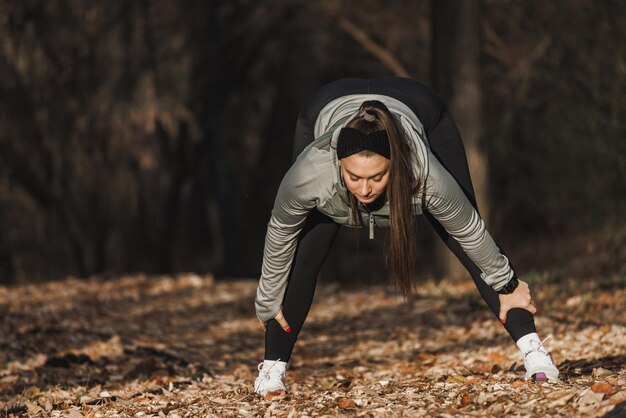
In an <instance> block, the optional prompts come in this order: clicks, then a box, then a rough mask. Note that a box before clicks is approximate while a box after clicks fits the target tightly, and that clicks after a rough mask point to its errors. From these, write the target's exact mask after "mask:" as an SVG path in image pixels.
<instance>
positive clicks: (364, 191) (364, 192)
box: [361, 181, 371, 196]
mask: <svg viewBox="0 0 626 418" xmlns="http://www.w3.org/2000/svg"><path fill="white" fill-rule="evenodd" d="M370 191H371V190H370V187H369V184H368V182H367V181H364V182H363V183H362V184H361V196H367V195H369V194H370Z"/></svg>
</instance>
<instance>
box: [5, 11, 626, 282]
mask: <svg viewBox="0 0 626 418" xmlns="http://www.w3.org/2000/svg"><path fill="white" fill-rule="evenodd" d="M389 75H399V76H406V77H413V78H416V79H418V80H421V81H423V82H426V83H428V84H430V85H432V86H433V87H434V88H435V89H436V90H437V91H438V92H439V93H440V94H441V95H442V96H443V97H444V99H445V100H446V101H447V103H448V104H449V106H450V109H451V110H452V113H453V115H454V117H455V119H456V120H457V122H458V124H459V126H460V129H461V133H462V135H463V137H464V141H465V144H466V148H467V153H468V156H469V159H470V164H471V166H472V175H473V178H474V184H475V186H476V189H477V193H478V195H479V205H480V208H481V213H483V215H484V216H485V218H486V220H487V225H488V228H489V230H490V232H491V233H492V235H493V236H494V237H495V238H496V241H497V242H498V243H499V244H500V245H501V247H502V248H503V249H504V250H505V251H506V252H507V254H508V255H509V256H510V258H511V260H512V261H513V264H514V266H515V267H516V269H517V270H518V272H521V273H522V274H523V273H533V274H537V275H539V276H542V277H543V276H545V275H546V274H547V275H549V276H550V277H564V276H567V277H570V276H573V277H591V276H597V275H600V276H611V275H617V274H623V273H624V272H625V270H626V267H625V265H626V222H625V220H624V218H625V214H626V181H625V180H626V2H623V1H619V0H606V1H592V0H577V1H551V2H545V1H539V0H528V1H512V0H510V1H505V0H482V1H477V0H466V1H460V2H459V1H451V0H430V1H427V0H424V1H419V0H413V1H410V0H394V1H392V0H389V1H385V2H381V1H371V0H359V1H354V0H344V1H339V0H325V1H306V0H272V1H258V0H257V1H253V0H211V1H207V0H181V1H176V2H173V1H164V0H151V1H148V0H137V1H122V0H106V1H104V0H100V1H96V0H56V1H54V2H52V1H44V0H1V1H0V98H1V99H0V231H1V232H0V282H1V283H2V284H11V283H23V282H33V281H41V280H49V279H54V278H59V277H65V276H78V277H88V276H94V275H98V276H102V277H103V278H106V277H112V276H115V275H120V274H126V273H133V272H146V273H148V274H171V273H177V272H182V271H194V272H199V273H206V272H212V273H214V274H216V275H218V276H221V277H242V276H244V277H258V275H259V272H260V267H261V261H262V251H263V243H264V238H265V228H266V225H267V222H268V220H269V216H270V211H271V207H272V204H273V201H274V197H275V192H276V190H277V188H278V185H279V183H280V180H281V179H282V176H283V175H284V173H285V172H286V171H287V169H288V168H289V166H290V163H291V158H290V155H291V151H292V140H293V132H294V129H295V123H296V118H297V116H298V113H299V109H300V108H301V107H302V105H303V104H304V102H305V101H306V99H307V97H308V96H309V95H310V94H311V93H312V92H313V91H315V90H316V89H317V88H319V87H320V86H322V85H323V84H325V83H327V82H330V81H332V80H335V79H338V78H343V77H363V78H376V77H382V76H389ZM420 224H421V221H420ZM381 235H382V234H381ZM379 236H380V235H379ZM418 239H419V240H420V247H419V248H420V254H419V259H418V262H419V266H420V267H419V271H418V274H419V275H420V277H442V276H456V275H463V274H464V273H463V272H460V271H459V268H458V266H456V265H455V264H454V263H453V262H451V260H450V259H449V257H448V256H447V255H446V253H445V252H443V251H442V249H441V247H440V246H439V244H438V243H437V240H436V239H435V238H434V234H433V233H432V232H431V231H430V230H429V227H428V226H426V225H425V224H421V225H420V228H419V238H418ZM383 247H384V239H383V237H381V238H379V239H377V240H375V241H374V242H370V241H369V240H367V236H366V235H363V234H362V233H361V232H360V231H356V232H355V231H352V230H348V229H346V228H344V230H342V232H341V233H340V237H339V238H338V240H337V242H336V243H335V246H334V248H333V251H332V253H331V256H330V257H329V260H327V263H326V265H325V268H324V270H323V277H324V279H327V280H345V281H350V280H352V281H355V280H356V281H376V280H383V278H384V256H383V251H382V250H383Z"/></svg>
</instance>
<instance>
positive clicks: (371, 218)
mask: <svg viewBox="0 0 626 418" xmlns="http://www.w3.org/2000/svg"><path fill="white" fill-rule="evenodd" d="M359 205H360V206H361V207H362V208H363V210H365V212H367V216H368V218H369V219H368V223H369V228H370V235H369V239H374V226H376V222H375V221H374V215H372V212H370V211H369V210H368V209H367V207H366V206H365V205H364V204H363V203H361V202H359Z"/></svg>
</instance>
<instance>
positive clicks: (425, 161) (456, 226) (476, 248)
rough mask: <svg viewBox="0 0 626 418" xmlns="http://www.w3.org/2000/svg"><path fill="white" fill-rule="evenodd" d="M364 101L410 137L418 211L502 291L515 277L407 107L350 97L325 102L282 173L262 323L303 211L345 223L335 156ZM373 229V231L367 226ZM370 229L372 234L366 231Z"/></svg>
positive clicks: (266, 263)
mask: <svg viewBox="0 0 626 418" xmlns="http://www.w3.org/2000/svg"><path fill="white" fill-rule="evenodd" d="M366 100H379V101H381V102H383V103H384V104H385V105H386V106H387V107H388V108H389V110H390V111H391V112H392V113H393V114H394V115H395V116H396V118H397V120H398V121H399V122H400V124H401V125H402V127H403V128H404V131H405V133H406V135H407V138H408V139H409V144H410V148H411V159H412V162H413V172H414V178H416V179H417V178H420V179H425V181H424V182H423V187H422V190H420V191H418V192H417V193H416V194H415V196H413V202H414V203H415V207H416V208H418V209H417V211H416V214H421V213H422V209H426V210H428V212H429V213H431V214H432V215H433V216H434V217H435V219H437V221H439V222H440V223H441V225H442V226H443V227H444V228H445V229H446V231H448V233H449V234H450V235H451V236H453V237H454V238H455V239H456V240H457V241H458V242H459V243H460V244H461V246H462V248H463V250H464V251H465V252H466V253H467V255H468V256H469V257H470V259H471V260H472V261H473V262H474V263H475V264H476V265H477V266H478V267H479V268H480V269H481V271H482V273H481V277H482V278H483V280H484V281H485V282H486V283H487V284H489V285H490V286H491V287H492V288H493V289H494V290H500V289H501V288H502V287H503V286H504V285H505V284H506V283H508V281H509V280H510V279H511V278H512V277H513V275H514V273H513V270H512V268H511V265H510V264H509V260H508V259H507V258H506V256H504V255H503V254H502V253H501V252H500V249H499V248H498V247H497V245H496V243H495V242H494V240H493V239H492V238H491V236H490V235H489V233H488V232H487V229H486V228H485V224H484V222H483V220H482V219H481V218H480V216H479V215H478V213H477V212H476V210H475V209H474V207H473V206H472V205H471V203H470V202H469V200H468V199H467V197H466V196H465V194H463V191H462V190H461V188H460V187H459V185H458V184H457V182H456V180H454V178H453V177H452V175H450V173H448V171H447V170H446V169H445V168H444V167H443V166H442V165H441V164H440V163H439V161H438V160H437V158H435V157H434V156H433V155H432V154H431V152H430V148H429V144H428V139H427V138H426V136H425V134H424V128H423V126H422V124H421V122H420V121H419V119H418V118H417V116H416V115H415V113H413V112H412V111H411V110H410V109H409V108H408V107H407V106H406V105H405V104H403V103H402V102H401V101H399V100H396V99H394V98H392V97H389V96H384V95H377V94H355V95H348V96H342V97H339V98H337V99H335V100H333V101H331V102H330V103H328V104H327V105H326V106H325V107H324V108H323V109H322V110H321V112H320V113H319V116H318V117H317V120H316V122H315V128H314V137H315V140H314V141H313V142H312V143H311V144H310V145H309V146H308V147H306V148H305V149H304V151H302V153H300V155H299V156H298V158H297V159H296V161H295V162H294V164H293V165H292V166H291V168H290V169H289V171H288V172H287V174H285V177H284V178H283V180H282V182H281V184H280V187H279V189H278V194H277V196H276V200H275V202H274V208H273V209H272V215H271V218H270V221H269V223H268V226H267V234H266V237H265V249H264V252H263V266H262V269H261V279H260V281H259V286H258V288H257V293H256V299H255V307H256V314H257V317H258V319H259V320H260V321H262V322H266V321H268V320H270V319H272V318H274V317H275V316H276V314H277V313H278V311H279V310H280V308H281V306H282V301H283V296H284V293H285V289H286V287H287V279H288V276H289V271H290V269H291V264H292V262H293V258H294V254H295V250H296V246H297V243H298V236H299V235H300V231H301V230H302V228H303V226H304V222H305V220H306V217H307V215H308V213H309V212H310V211H311V210H313V209H315V208H316V209H317V210H318V211H320V212H321V213H322V214H324V215H327V216H328V217H330V218H331V219H333V220H334V221H335V222H337V223H339V224H343V225H349V221H350V206H349V203H348V199H347V196H348V194H347V190H346V187H345V185H344V183H343V179H342V177H341V171H340V166H339V161H338V160H337V154H336V151H335V149H336V147H335V144H336V141H337V137H338V136H339V131H340V129H341V128H342V127H343V126H345V125H346V124H347V123H348V121H350V120H351V119H352V118H353V117H354V116H355V115H356V114H357V112H358V109H359V107H360V106H361V104H362V103H363V102H364V101H366ZM366 216H368V217H369V219H367V223H368V224H369V226H370V228H373V227H374V226H388V225H389V205H388V203H385V204H384V205H383V206H382V207H381V208H380V209H378V210H376V211H371V212H369V213H368V214H366ZM371 232H373V231H371ZM371 232H370V233H371Z"/></svg>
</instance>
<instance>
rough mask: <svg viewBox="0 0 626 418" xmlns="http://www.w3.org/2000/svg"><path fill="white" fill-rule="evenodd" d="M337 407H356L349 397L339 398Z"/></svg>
mask: <svg viewBox="0 0 626 418" xmlns="http://www.w3.org/2000/svg"><path fill="white" fill-rule="evenodd" d="M339 408H341V409H354V408H356V404H355V403H354V401H353V400H352V399H349V398H340V399H339Z"/></svg>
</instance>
